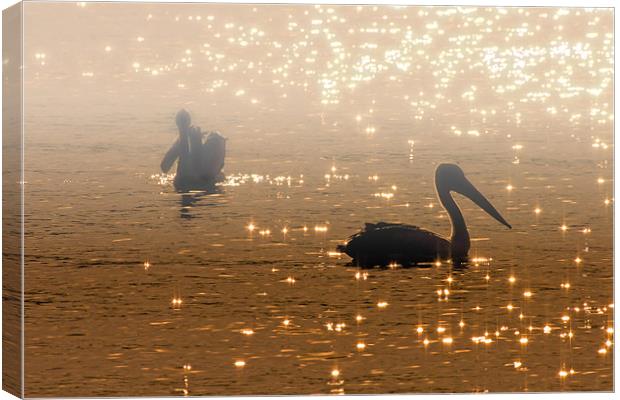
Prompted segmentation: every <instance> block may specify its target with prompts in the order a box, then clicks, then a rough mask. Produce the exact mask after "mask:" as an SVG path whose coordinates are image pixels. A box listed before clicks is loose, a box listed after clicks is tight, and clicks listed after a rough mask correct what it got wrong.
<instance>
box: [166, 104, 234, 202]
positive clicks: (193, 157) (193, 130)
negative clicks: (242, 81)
mask: <svg viewBox="0 0 620 400" xmlns="http://www.w3.org/2000/svg"><path fill="white" fill-rule="evenodd" d="M176 124H177V127H178V128H179V138H178V139H177V140H176V141H175V142H174V144H173V145H172V146H171V147H170V149H169V150H168V152H167V153H166V155H165V156H164V158H163V160H162V161H161V170H162V171H163V172H165V173H167V172H168V171H169V170H170V169H171V168H172V166H173V164H174V163H175V161H177V159H178V164H177V173H176V175H175V177H174V186H175V188H176V189H177V190H179V191H188V190H192V189H201V190H211V189H212V188H213V187H214V186H215V183H216V182H217V181H220V180H222V179H223V175H222V168H224V159H225V158H226V138H225V137H224V136H222V135H220V134H219V133H218V132H210V133H209V134H208V135H207V134H206V133H205V132H202V131H201V130H200V128H199V127H195V126H192V125H191V117H190V115H189V113H188V112H187V111H185V110H180V111H179V112H178V113H177V116H176Z"/></svg>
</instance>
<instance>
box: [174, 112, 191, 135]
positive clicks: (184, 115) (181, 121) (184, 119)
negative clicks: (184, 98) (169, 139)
mask: <svg viewBox="0 0 620 400" xmlns="http://www.w3.org/2000/svg"><path fill="white" fill-rule="evenodd" d="M176 123H177V126H178V127H179V129H181V130H183V129H187V128H189V126H190V124H191V123H192V118H191V117H190V116H189V113H188V112H187V111H186V110H185V109H184V108H182V109H181V110H179V112H178V113H177V116H176Z"/></svg>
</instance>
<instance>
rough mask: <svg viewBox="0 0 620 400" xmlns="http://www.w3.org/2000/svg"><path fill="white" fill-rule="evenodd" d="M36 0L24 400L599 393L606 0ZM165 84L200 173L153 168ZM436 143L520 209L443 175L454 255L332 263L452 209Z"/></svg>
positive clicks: (607, 302)
mask: <svg viewBox="0 0 620 400" xmlns="http://www.w3.org/2000/svg"><path fill="white" fill-rule="evenodd" d="M26 8H27V18H28V20H27V21H28V23H27V24H26V50H27V54H26V55H25V56H26V69H25V77H26V82H25V84H26V93H27V96H26V146H27V149H26V180H27V184H26V202H27V210H26V212H27V215H26V249H27V254H26V262H27V267H26V274H27V275H26V330H25V332H26V365H27V369H26V395H27V396H103V395H108V396H123V395H125V396H126V395H207V394H212V395H221V394H296V393H301V394H305V393H336V394H342V393H349V394H350V393H388V392H389V393H409V392H484V391H551V390H553V391H558V390H611V389H612V380H613V379H612V378H613V376H612V368H613V365H612V361H613V360H612V350H613V345H614V343H613V335H614V321H613V307H614V305H613V300H612V299H613V293H612V277H613V271H612V220H613V206H614V199H613V175H612V170H613V169H612V154H613V136H612V126H613V111H612V108H611V107H612V84H611V83H612V79H613V61H612V56H613V34H612V32H613V29H612V23H613V14H612V11H610V10H606V9H576V8H575V9H556V8H553V9H552V8H499V9H496V8H470V7H457V8H445V7H435V8H419V7H418V8H416V7H376V6H359V7H356V6H327V5H326V6H251V5H237V6H234V5H199V4H193V5H192V4H183V5H181V4H175V5H170V4H106V3H100V4H98V3H93V4H91V3H88V4H86V3H78V6H77V7H76V5H75V4H68V3H63V4H44V3H42V4H39V3H33V4H27V5H26ZM257 16H260V18H257ZM59 93H61V94H62V96H60V95H59ZM180 106H183V107H186V108H188V109H190V110H191V111H192V113H193V119H194V121H196V123H197V124H199V125H201V126H203V128H205V129H217V130H219V131H221V132H222V133H224V134H225V135H226V136H227V137H228V138H229V143H228V145H229V158H228V159H227V161H226V167H225V172H226V179H225V180H224V181H223V182H222V183H221V184H219V185H218V186H217V187H215V188H214V190H212V191H196V192H188V193H176V192H175V191H174V190H173V188H172V186H171V179H172V177H171V176H169V175H162V174H159V173H158V171H157V167H158V165H159V160H160V158H161V156H162V155H163V152H164V151H165V149H166V148H168V146H169V145H170V143H171V142H172V141H173V140H174V132H175V128H174V121H173V116H174V113H175V112H176V110H177V109H178V108H179V107H180ZM446 161H448V162H456V163H458V164H459V165H460V166H461V167H462V168H463V169H464V170H465V171H466V173H467V174H468V176H471V178H472V180H473V181H475V182H476V184H477V185H478V186H479V188H480V189H481V191H482V192H484V193H485V194H486V195H487V196H488V198H489V200H491V201H492V202H493V204H494V205H495V206H496V207H497V208H498V210H500V212H501V213H502V215H504V216H505V217H506V219H507V220H509V221H510V222H511V223H512V225H513V230H512V231H507V230H504V229H502V228H500V227H498V226H497V224H496V223H494V221H492V220H490V219H489V218H488V217H486V216H485V215H484V214H483V212H482V211H480V210H479V209H477V208H476V207H475V206H474V205H473V204H471V203H470V202H468V201H465V200H463V199H460V198H459V199H457V201H460V204H461V207H462V208H463V210H464V215H465V217H466V219H467V222H468V226H469V228H470V234H471V236H472V249H471V251H470V256H471V260H470V263H469V264H468V265H466V266H463V267H461V268H454V267H452V266H451V265H449V264H447V263H445V262H444V263H442V262H437V263H436V264H434V265H430V266H426V267H424V268H402V267H401V266H399V265H390V267H389V268H385V269H374V270H358V269H356V268H354V267H352V266H350V265H347V262H348V258H347V257H346V255H342V254H340V253H338V252H336V251H335V249H336V245H337V244H340V243H341V242H342V240H343V239H344V238H346V236H347V235H348V234H350V233H351V232H355V231H356V230H357V229H359V228H361V227H362V226H363V224H364V223H365V222H376V221H381V220H384V221H390V222H405V223H415V224H417V225H420V226H423V227H427V228H429V229H432V230H434V231H437V232H441V233H444V234H447V233H448V232H449V221H448V218H447V215H446V213H445V212H444V211H443V209H442V208H441V206H440V205H439V203H438V202H437V199H436V195H435V190H434V182H433V181H432V176H433V173H434V169H435V168H436V166H437V165H438V164H439V163H440V162H446Z"/></svg>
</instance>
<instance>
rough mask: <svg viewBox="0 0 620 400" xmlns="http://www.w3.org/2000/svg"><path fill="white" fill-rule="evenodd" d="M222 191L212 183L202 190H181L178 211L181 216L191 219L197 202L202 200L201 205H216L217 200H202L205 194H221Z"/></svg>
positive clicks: (209, 195)
mask: <svg viewBox="0 0 620 400" xmlns="http://www.w3.org/2000/svg"><path fill="white" fill-rule="evenodd" d="M221 193H222V191H221V189H220V187H219V186H216V185H215V184H212V185H211V186H210V187H206V186H205V187H204V188H203V189H202V190H191V191H189V192H183V193H180V194H181V198H180V206H181V209H180V212H181V218H187V219H191V218H194V217H195V215H194V210H193V209H194V208H195V206H196V205H197V204H198V202H199V201H200V202H202V204H201V205H202V206H207V207H210V206H214V205H217V202H206V204H205V202H204V201H203V200H204V198H206V196H208V197H211V196H212V195H218V194H221Z"/></svg>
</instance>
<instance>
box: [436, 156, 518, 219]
mask: <svg viewBox="0 0 620 400" xmlns="http://www.w3.org/2000/svg"><path fill="white" fill-rule="evenodd" d="M435 185H436V186H437V192H438V193H439V195H440V197H441V196H442V195H444V194H449V192H451V191H454V192H457V193H460V194H462V195H463V196H465V197H467V198H469V199H470V200H471V201H473V202H474V203H476V205H477V206H478V207H480V208H482V209H483V210H484V211H485V212H486V213H487V214H489V215H490V216H491V217H493V218H495V220H496V221H497V222H499V223H500V224H503V225H505V226H506V227H508V228H510V229H512V226H510V224H509V223H508V222H507V221H506V220H505V219H504V217H502V216H501V214H500V213H499V212H498V211H497V210H496V209H495V207H493V205H492V204H491V203H490V202H489V201H488V200H487V199H486V197H484V195H482V193H480V192H479V191H478V189H476V187H475V186H474V185H473V184H472V183H471V182H470V181H469V180H468V179H467V178H466V177H465V174H464V173H463V170H462V169H461V167H459V166H458V165H456V164H440V165H439V166H438V167H437V170H436V171H435Z"/></svg>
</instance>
